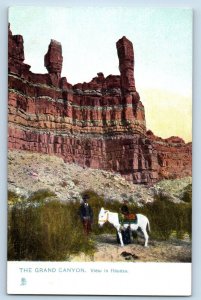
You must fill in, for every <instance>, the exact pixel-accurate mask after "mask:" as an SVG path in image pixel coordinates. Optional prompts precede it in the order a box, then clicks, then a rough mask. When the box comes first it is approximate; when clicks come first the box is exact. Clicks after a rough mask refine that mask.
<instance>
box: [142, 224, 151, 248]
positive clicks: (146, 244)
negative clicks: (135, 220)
mask: <svg viewBox="0 0 201 300" xmlns="http://www.w3.org/2000/svg"><path fill="white" fill-rule="evenodd" d="M142 232H143V234H144V238H145V243H144V246H145V247H148V240H149V236H148V234H147V231H146V228H143V229H142Z"/></svg>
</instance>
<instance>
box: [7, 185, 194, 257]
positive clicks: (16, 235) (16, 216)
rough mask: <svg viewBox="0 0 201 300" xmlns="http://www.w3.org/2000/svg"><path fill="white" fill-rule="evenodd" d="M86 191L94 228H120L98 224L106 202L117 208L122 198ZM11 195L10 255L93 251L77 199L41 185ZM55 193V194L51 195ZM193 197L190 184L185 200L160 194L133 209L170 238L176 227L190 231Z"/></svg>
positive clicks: (154, 232) (158, 234) (154, 233)
mask: <svg viewBox="0 0 201 300" xmlns="http://www.w3.org/2000/svg"><path fill="white" fill-rule="evenodd" d="M85 194H88V196H89V203H90V205H91V206H92V208H93V212H94V224H93V234H97V235H98V234H101V233H103V232H104V233H105V232H107V233H113V234H115V229H114V228H113V227H112V225H110V224H105V225H104V227H103V228H99V226H98V223H97V221H98V213H99V211H100V208H101V207H104V208H106V209H109V210H110V211H114V212H118V211H119V210H120V207H121V204H120V203H119V202H118V201H110V202H109V201H107V202H106V201H104V199H103V198H102V197H101V196H98V195H97V194H96V193H95V192H93V191H85ZM184 194H185V193H184ZM8 196H9V197H12V199H14V200H15V201H14V200H13V201H12V203H13V204H12V206H11V207H10V208H9V210H8V211H9V214H8V217H9V219H8V225H9V226H8V259H9V260H42V261H45V260H50V261H52V260H56V261H59V260H61V261H62V260H68V259H69V257H70V255H71V254H76V253H79V252H84V253H86V254H89V255H92V254H93V252H94V250H95V245H94V242H93V241H92V240H93V239H91V238H87V237H86V236H85V235H84V234H83V227H82V223H81V221H80V218H79V205H80V203H79V202H78V201H77V202H70V203H69V202H68V203H61V202H59V201H58V200H56V197H55V195H54V194H53V193H51V192H50V191H48V190H40V191H38V192H36V193H33V194H32V195H31V196H30V197H29V198H28V199H26V200H25V199H24V200H22V199H21V201H20V202H19V201H18V197H19V196H17V195H14V193H9V194H8ZM53 197H54V200H51V201H50V199H53ZM185 197H187V196H185ZM191 198H192V196H191V193H190V192H189V190H188V201H185V202H184V203H182V204H181V203H180V204H175V203H172V202H170V201H168V199H167V197H163V196H161V195H160V196H158V197H157V198H156V199H155V202H153V203H149V204H148V205H146V206H144V207H137V206H136V204H135V203H133V202H132V203H130V205H129V209H130V211H131V212H135V213H142V214H144V215H146V216H147V217H148V218H149V220H150V224H151V238H153V239H159V240H161V239H168V238H169V237H170V236H171V234H172V233H175V234H176V236H177V237H178V238H182V237H183V235H184V234H185V233H188V234H189V235H190V236H191V223H192V215H191V211H192V201H191ZM10 202H11V201H10Z"/></svg>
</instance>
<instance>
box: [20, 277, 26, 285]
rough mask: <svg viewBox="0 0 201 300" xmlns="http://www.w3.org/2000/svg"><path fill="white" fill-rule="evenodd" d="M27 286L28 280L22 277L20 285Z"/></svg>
mask: <svg viewBox="0 0 201 300" xmlns="http://www.w3.org/2000/svg"><path fill="white" fill-rule="evenodd" d="M26 284H27V280H26V278H24V277H22V278H21V283H20V285H21V286H24V285H26Z"/></svg>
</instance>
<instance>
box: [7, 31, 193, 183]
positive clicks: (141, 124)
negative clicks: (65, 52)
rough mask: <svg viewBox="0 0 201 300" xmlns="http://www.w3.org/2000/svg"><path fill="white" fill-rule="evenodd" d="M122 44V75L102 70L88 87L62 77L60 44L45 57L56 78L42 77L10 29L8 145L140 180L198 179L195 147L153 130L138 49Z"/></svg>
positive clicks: (54, 43)
mask: <svg viewBox="0 0 201 300" xmlns="http://www.w3.org/2000/svg"><path fill="white" fill-rule="evenodd" d="M116 47H117V54H118V58H119V70H120V75H109V76H107V77H105V76H104V74H103V73H101V72H99V73H97V76H96V77H94V78H93V79H92V80H91V81H90V82H88V83H86V82H84V83H78V84H75V85H71V84H70V83H68V81H67V79H66V78H65V77H61V70H62V62H63V56H62V47H61V44H60V43H58V42H57V41H55V40H51V42H50V45H49V47H48V50H47V53H46V54H45V56H44V65H45V67H46V68H47V72H48V73H46V74H35V73H32V72H31V71H30V66H29V65H27V64H25V63H24V47H23V37H22V36H20V35H12V32H11V30H10V28H9V45H8V51H9V53H8V55H9V57H8V73H9V74H8V88H9V91H8V92H9V93H8V94H9V97H8V122H9V126H8V131H9V132H8V133H9V138H8V148H9V149H11V150H12V149H21V150H28V151H34V152H41V153H46V154H49V155H57V156H60V157H62V158H63V159H64V160H65V161H66V162H68V163H76V164H79V165H80V166H83V167H90V168H99V169H103V170H108V171H113V172H118V173H120V174H121V175H122V176H124V177H125V178H126V179H127V180H129V181H132V182H133V183H144V184H152V183H154V182H156V181H157V180H160V179H162V178H177V177H182V176H187V175H191V164H192V163H191V155H192V149H191V148H192V147H191V143H188V144H185V142H184V141H183V140H182V139H181V138H179V137H171V138H169V139H161V138H159V137H156V136H155V135H154V134H153V133H152V132H151V131H146V121H145V113H144V106H143V104H142V102H141V101H140V96H139V94H138V92H137V91H136V87H135V79H134V51H133V45H132V43H131V42H130V41H129V40H128V39H127V38H126V37H123V38H121V39H120V40H119V41H118V42H117V43H116ZM156 109H157V108H156Z"/></svg>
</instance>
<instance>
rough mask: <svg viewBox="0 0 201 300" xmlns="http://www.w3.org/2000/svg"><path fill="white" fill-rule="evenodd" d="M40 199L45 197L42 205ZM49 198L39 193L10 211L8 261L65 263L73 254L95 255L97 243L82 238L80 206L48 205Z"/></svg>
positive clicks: (47, 193)
mask: <svg viewBox="0 0 201 300" xmlns="http://www.w3.org/2000/svg"><path fill="white" fill-rule="evenodd" d="M36 195H37V196H38V199H39V201H38V202H36ZM41 195H43V196H44V195H46V197H45V198H43V201H42V200H41ZM50 195H51V197H52V194H51V193H49V192H48V191H46V192H44V190H43V191H40V192H39V191H38V192H37V193H34V194H32V195H31V196H30V198H29V199H27V200H26V202H25V201H24V202H20V203H16V204H15V205H13V206H12V207H11V208H9V214H8V225H9V226H8V260H35V261H38V260H42V261H47V260H48V261H53V260H56V261H63V260H68V259H69V257H70V254H76V253H79V252H84V253H86V254H89V255H91V254H93V252H94V250H95V246H94V243H93V242H91V240H90V239H89V238H88V237H86V236H85V235H84V234H83V228H82V224H81V221H80V218H79V216H78V212H79V203H78V202H77V203H75V202H74V203H73V204H72V203H67V204H65V203H61V202H59V201H58V200H56V199H55V200H52V201H48V200H47V199H48V197H49V196H50ZM45 200H46V201H45Z"/></svg>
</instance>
